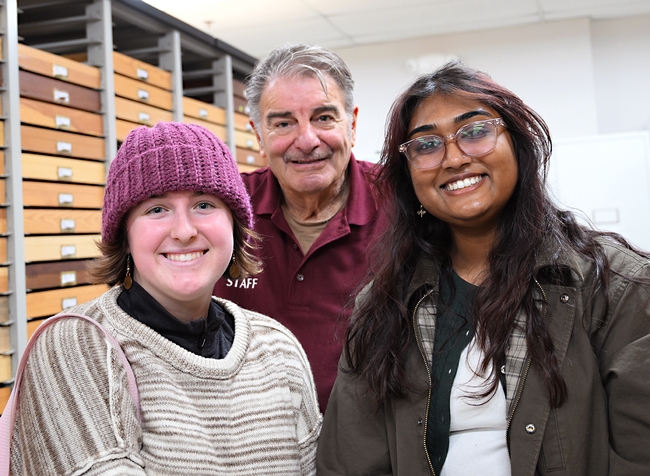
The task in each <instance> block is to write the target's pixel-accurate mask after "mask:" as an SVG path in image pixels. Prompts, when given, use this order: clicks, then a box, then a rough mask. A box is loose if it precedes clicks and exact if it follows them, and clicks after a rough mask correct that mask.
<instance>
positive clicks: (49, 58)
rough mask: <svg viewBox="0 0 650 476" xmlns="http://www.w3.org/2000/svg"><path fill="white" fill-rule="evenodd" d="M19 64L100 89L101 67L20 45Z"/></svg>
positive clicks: (54, 76)
mask: <svg viewBox="0 0 650 476" xmlns="http://www.w3.org/2000/svg"><path fill="white" fill-rule="evenodd" d="M18 64H19V66H20V67H21V68H22V69H26V70H28V71H32V72H34V73H38V74H42V75H43V76H50V77H52V78H58V79H61V80H63V81H69V82H71V83H75V84H79V85H81V86H85V87H87V88H93V89H99V88H100V87H101V76H100V71H99V68H95V67H94V66H88V65H86V64H82V63H79V62H77V61H74V60H71V59H68V58H64V57H62V56H58V55H55V54H52V53H48V52H46V51H43V50H39V49H37V48H33V47H31V46H27V45H23V44H19V45H18Z"/></svg>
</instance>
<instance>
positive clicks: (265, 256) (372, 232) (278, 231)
mask: <svg viewBox="0 0 650 476" xmlns="http://www.w3.org/2000/svg"><path fill="white" fill-rule="evenodd" d="M374 165H375V164H372V163H370V162H361V161H357V160H356V159H355V158H354V156H352V157H351V158H350V164H349V166H348V173H349V180H350V194H349V196H348V201H347V204H346V205H345V207H344V208H343V209H342V210H341V211H339V213H337V215H336V216H335V217H334V218H332V220H331V221H330V222H329V223H328V224H327V226H326V227H325V229H324V230H323V232H322V233H321V235H320V236H319V237H318V238H317V239H316V241H315V242H314V244H313V245H312V246H311V248H310V249H309V252H308V253H307V254H306V255H304V254H303V252H302V250H301V249H300V246H299V245H298V240H297V239H296V237H295V236H294V234H293V232H292V231H291V228H290V227H289V224H288V223H287V221H286V220H285V218H284V214H283V213H282V208H281V192H280V185H279V183H278V181H277V180H276V178H275V177H274V176H273V174H272V173H271V170H270V169H268V168H264V169H259V170H255V171H253V172H250V173H244V174H242V177H243V179H244V183H245V184H246V187H247V188H248V192H249V193H250V195H251V200H252V203H253V211H254V215H255V230H256V231H257V232H258V233H260V234H261V235H262V247H261V249H260V250H258V251H257V253H256V254H257V255H258V256H259V257H260V258H261V259H262V260H263V262H264V270H263V271H262V272H261V273H260V274H259V275H257V276H255V277H252V278H245V279H239V280H226V279H223V278H222V279H220V280H219V281H218V282H217V284H216V286H215V288H214V293H215V295H217V296H220V297H223V298H226V299H230V300H232V301H234V302H236V303H237V304H239V305H240V306H242V307H245V308H247V309H252V310H254V311H258V312H261V313H263V314H266V315H268V316H271V317H273V318H275V319H276V320H278V321H279V322H281V323H282V324H284V325H285V326H286V327H288V328H289V329H290V330H291V331H292V332H293V333H294V334H295V335H296V337H297V338H298V340H299V341H300V343H301V344H302V346H303V348H304V349H305V352H306V353H307V357H308V358H309V361H310V363H311V367H312V371H313V373H314V379H315V381H316V389H317V391H318V399H319V402H320V407H321V410H322V411H323V412H324V411H325V407H326V406H327V400H328V399H329V395H330V391H331V390H332V386H333V385H334V380H335V379H336V371H337V364H338V359H339V357H340V355H341V349H342V346H343V338H344V334H345V329H346V326H347V321H348V318H349V316H350V314H351V312H352V304H353V298H354V295H355V293H356V292H357V291H358V286H359V284H360V282H361V280H362V279H363V277H364V276H365V274H366V272H367V270H368V249H369V246H371V244H372V243H373V242H374V241H375V239H376V238H377V237H378V235H379V234H380V233H381V232H382V231H383V230H384V228H385V227H386V226H387V219H386V217H385V214H384V213H383V212H382V213H380V211H379V204H378V202H377V200H376V195H375V193H374V191H373V189H372V187H371V185H370V179H371V177H370V176H371V169H372V168H373V167H374ZM235 332H236V329H235Z"/></svg>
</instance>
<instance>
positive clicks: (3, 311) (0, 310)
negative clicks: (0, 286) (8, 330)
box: [0, 296, 9, 323]
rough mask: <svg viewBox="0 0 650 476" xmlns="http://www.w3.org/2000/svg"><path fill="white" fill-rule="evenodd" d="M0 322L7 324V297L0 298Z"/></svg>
mask: <svg viewBox="0 0 650 476" xmlns="http://www.w3.org/2000/svg"><path fill="white" fill-rule="evenodd" d="M0 322H2V323H7V322H9V296H0Z"/></svg>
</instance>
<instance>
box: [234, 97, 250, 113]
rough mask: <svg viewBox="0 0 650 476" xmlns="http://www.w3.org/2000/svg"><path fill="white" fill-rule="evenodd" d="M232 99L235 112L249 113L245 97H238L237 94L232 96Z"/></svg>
mask: <svg viewBox="0 0 650 476" xmlns="http://www.w3.org/2000/svg"><path fill="white" fill-rule="evenodd" d="M233 100H234V102H235V112H241V113H242V114H246V115H248V114H250V113H251V108H250V107H248V103H247V102H246V99H244V98H240V97H239V96H234V97H233Z"/></svg>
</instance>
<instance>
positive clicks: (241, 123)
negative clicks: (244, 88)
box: [233, 112, 254, 133]
mask: <svg viewBox="0 0 650 476" xmlns="http://www.w3.org/2000/svg"><path fill="white" fill-rule="evenodd" d="M233 118H234V122H235V129H238V130H240V131H244V132H253V126H251V121H250V117H248V116H247V115H246V114H242V113H241V112H235V115H234V117H233ZM253 133H254V132H253Z"/></svg>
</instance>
